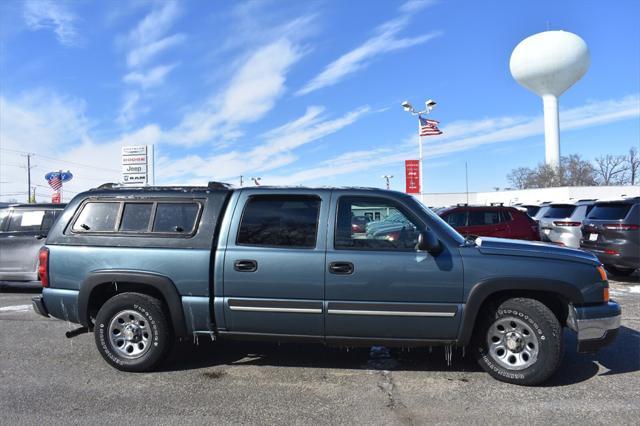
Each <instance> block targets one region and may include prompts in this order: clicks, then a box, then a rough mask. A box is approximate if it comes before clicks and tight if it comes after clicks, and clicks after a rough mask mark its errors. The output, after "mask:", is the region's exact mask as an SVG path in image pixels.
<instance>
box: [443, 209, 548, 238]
mask: <svg viewBox="0 0 640 426" xmlns="http://www.w3.org/2000/svg"><path fill="white" fill-rule="evenodd" d="M438 214H439V215H440V217H442V218H443V219H444V220H445V221H446V222H447V223H448V224H449V225H451V226H452V227H454V228H455V230H456V231H458V232H459V233H461V234H462V235H465V236H483V237H499V238H512V239H515V240H532V241H537V240H539V239H540V237H539V233H538V225H537V224H536V222H535V221H534V220H533V219H531V218H530V217H529V216H527V214H526V213H524V212H522V211H520V210H518V209H516V208H514V207H505V206H467V205H458V206H457V207H452V208H449V209H445V210H441V211H439V212H438Z"/></svg>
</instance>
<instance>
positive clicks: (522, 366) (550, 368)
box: [473, 298, 562, 385]
mask: <svg viewBox="0 0 640 426" xmlns="http://www.w3.org/2000/svg"><path fill="white" fill-rule="evenodd" d="M473 351H474V354H475V356H476V359H477V360H478V363H479V364H480V366H481V367H482V368H483V369H484V370H485V371H486V372H488V373H489V374H490V375H491V376H493V377H494V378H496V379H498V380H500V381H503V382H507V383H514V384H519V385H536V384H539V383H542V382H544V381H545V380H547V379H548V378H549V377H551V375H552V374H553V373H554V372H555V371H556V369H557V368H558V365H559V363H560V359H561V355H562V327H561V326H560V323H559V322H558V319H557V318H556V317H555V315H554V314H553V312H551V310H550V309H549V308H548V307H546V306H545V305H544V304H543V303H541V302H539V301H538V300H535V299H528V298H513V299H508V300H506V301H504V302H503V303H501V304H500V306H498V308H497V309H494V310H487V311H485V312H484V317H483V318H482V319H481V323H480V326H479V327H478V329H477V330H476V334H475V336H474V345H473Z"/></svg>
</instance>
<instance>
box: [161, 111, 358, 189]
mask: <svg viewBox="0 0 640 426" xmlns="http://www.w3.org/2000/svg"><path fill="white" fill-rule="evenodd" d="M323 112H324V109H323V108H322V107H310V108H308V109H307V111H306V113H305V114H304V115H303V116H302V117H300V118H297V119H295V120H293V121H291V122H290V123H287V124H285V125H282V126H280V127H278V128H276V129H273V130H271V131H269V132H267V133H265V134H263V135H262V136H261V137H260V139H259V140H260V141H261V143H260V144H259V145H258V146H256V147H255V148H253V149H251V150H248V151H238V150H233V151H230V152H226V153H223V154H218V155H211V156H209V157H207V158H202V157H200V156H197V155H190V156H188V157H184V158H182V159H179V160H175V159H173V158H166V157H165V158H162V159H160V167H161V168H162V171H163V174H164V178H165V179H167V180H169V181H171V182H178V181H184V180H185V179H189V180H193V179H199V180H200V182H202V181H207V180H213V179H216V180H225V179H234V178H235V177H237V176H239V175H248V174H250V173H257V172H266V171H270V170H275V169H277V168H280V167H283V166H285V165H289V164H291V163H293V162H295V161H296V160H297V159H298V157H297V155H295V153H294V150H295V149H297V148H300V147H301V146H303V145H307V144H309V143H311V142H314V141H317V140H320V139H322V138H324V137H326V136H328V135H330V134H333V133H336V132H338V131H340V130H341V129H343V128H345V127H347V126H349V125H351V124H353V123H354V122H356V121H357V120H358V119H360V118H362V117H363V116H365V115H366V114H368V113H369V112H370V108H369V107H367V106H363V107H360V108H357V109H355V110H354V111H351V112H349V113H347V114H345V115H343V116H342V117H338V118H334V119H328V118H326V117H324V116H323V115H322V114H323Z"/></svg>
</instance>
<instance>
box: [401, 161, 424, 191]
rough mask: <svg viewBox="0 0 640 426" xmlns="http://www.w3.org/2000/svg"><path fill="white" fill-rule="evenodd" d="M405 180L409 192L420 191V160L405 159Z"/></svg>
mask: <svg viewBox="0 0 640 426" xmlns="http://www.w3.org/2000/svg"><path fill="white" fill-rule="evenodd" d="M404 171H405V181H406V183H407V190H406V191H405V192H406V193H407V194H419V193H420V161H419V160H405V161H404Z"/></svg>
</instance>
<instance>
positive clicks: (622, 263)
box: [580, 240, 640, 269]
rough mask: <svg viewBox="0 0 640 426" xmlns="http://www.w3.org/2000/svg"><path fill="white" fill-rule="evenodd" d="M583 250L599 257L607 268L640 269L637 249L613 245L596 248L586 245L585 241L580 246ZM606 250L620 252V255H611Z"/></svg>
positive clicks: (639, 253) (639, 255)
mask: <svg viewBox="0 0 640 426" xmlns="http://www.w3.org/2000/svg"><path fill="white" fill-rule="evenodd" d="M580 248H581V249H582V250H587V251H590V252H591V253H593V254H595V255H596V256H597V257H598V260H600V262H602V263H603V264H604V265H607V266H615V267H618V268H631V269H637V268H640V252H639V251H638V249H637V248H636V247H629V246H620V245H617V246H615V245H611V246H610V247H609V246H595V245H589V244H585V243H584V240H583V242H581V244H580ZM605 249H613V250H616V251H618V254H609V253H606V252H605Z"/></svg>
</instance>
